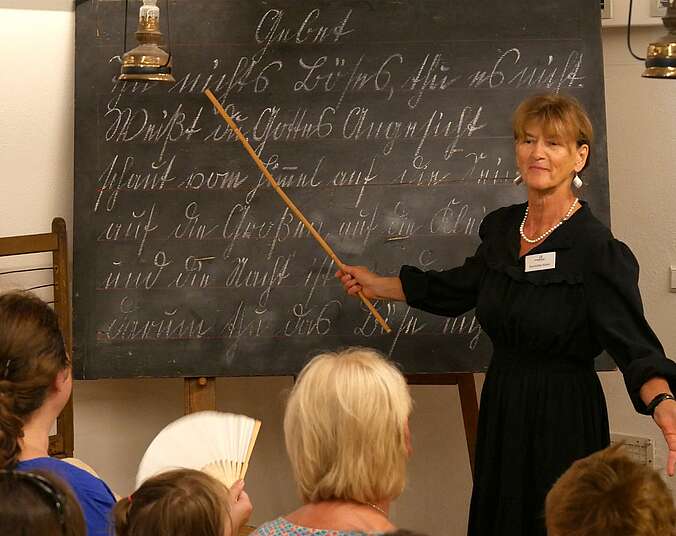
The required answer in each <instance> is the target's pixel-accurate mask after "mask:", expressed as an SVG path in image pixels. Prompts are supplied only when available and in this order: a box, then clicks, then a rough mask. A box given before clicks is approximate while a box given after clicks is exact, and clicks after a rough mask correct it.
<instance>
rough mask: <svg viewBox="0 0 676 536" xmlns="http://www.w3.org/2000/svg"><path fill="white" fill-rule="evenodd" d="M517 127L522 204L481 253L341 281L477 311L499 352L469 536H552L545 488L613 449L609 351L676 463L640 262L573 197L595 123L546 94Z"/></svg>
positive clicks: (482, 424)
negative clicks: (604, 374) (606, 386)
mask: <svg viewBox="0 0 676 536" xmlns="http://www.w3.org/2000/svg"><path fill="white" fill-rule="evenodd" d="M513 129H514V139H515V150H516V161H517V165H518V168H519V171H520V174H521V178H522V180H523V182H524V183H525V185H526V188H527V191H528V202H527V203H526V204H521V205H514V206H510V207H505V208H501V209H498V210H496V211H494V212H492V213H491V214H488V215H487V216H486V217H485V218H484V220H483V222H482V224H481V227H480V230H479V235H480V238H481V241H482V242H481V245H480V246H479V249H478V250H477V252H476V253H475V254H474V256H472V257H470V258H468V259H467V260H466V262H465V264H464V265H463V266H460V267H457V268H454V269H451V270H447V271H443V272H435V271H430V272H423V271H421V270H418V269H416V268H413V267H410V266H404V267H403V268H402V269H401V272H400V275H399V277H380V276H378V275H376V274H374V273H372V272H369V271H368V270H367V269H365V268H363V267H346V269H345V271H344V272H338V273H337V274H336V275H337V276H338V277H339V278H340V279H341V281H342V283H343V285H344V286H345V288H346V289H347V292H348V293H349V294H355V293H356V292H358V291H360V290H361V291H363V292H364V294H365V295H366V296H367V297H370V298H382V299H391V300H405V301H406V302H407V303H408V304H409V305H411V306H413V307H417V308H419V309H423V310H425V311H429V312H432V313H435V314H439V315H446V316H457V315H460V314H462V313H464V312H466V311H468V310H469V309H471V308H473V307H476V314H477V318H478V320H479V321H480V323H481V326H482V328H483V330H484V331H485V332H486V333H487V334H488V336H489V337H490V339H491V341H492V342H493V347H494V353H493V357H492V360H491V364H490V367H489V370H488V372H487V374H486V381H485V383H484V387H483V391H482V395H481V411H480V416H479V430H478V437H477V447H476V467H475V471H476V474H475V481H474V490H473V493H472V501H471V508H470V519H469V534H470V535H472V536H478V535H480V536H484V535H494V534H495V535H497V534H507V533H509V534H519V535H531V534H538V535H540V534H545V528H544V523H543V520H542V518H543V510H544V499H545V495H546V493H547V491H548V490H549V488H550V487H551V485H552V484H553V483H554V481H555V480H556V478H557V477H558V476H560V475H561V474H562V473H563V472H564V471H565V470H566V469H567V468H568V466H570V464H571V463H572V462H573V461H575V460H576V459H579V458H583V457H585V456H587V455H588V454H591V453H592V452H594V451H597V450H600V449H602V448H604V447H606V446H607V445H608V444H609V430H608V416H607V410H606V404H605V399H604V396H603V391H602V389H601V385H600V383H599V380H598V377H597V375H596V373H595V372H594V357H595V356H597V355H598V354H599V353H600V352H601V351H602V350H603V349H605V350H607V351H608V352H609V353H610V354H611V355H612V356H613V357H614V359H615V361H616V362H617V364H618V365H619V367H620V370H621V371H622V373H623V374H624V378H625V381H626V384H627V389H628V391H629V395H630V397H631V400H632V402H633V404H634V406H635V408H636V410H637V411H639V412H641V413H644V414H650V413H652V414H653V417H654V419H655V422H657V424H658V425H659V426H660V427H661V429H662V431H663V433H664V435H665V438H666V440H667V443H668V445H669V449H670V454H669V462H668V472H669V474H673V472H674V463H675V462H676V402H674V401H673V400H672V399H669V396H670V395H671V394H672V388H673V386H674V385H676V381H675V380H676V365H675V364H674V363H673V362H672V361H669V360H668V359H667V358H666V357H665V355H664V352H663V350H662V347H661V345H660V343H659V341H658V340H657V337H656V336H655V334H654V333H653V332H652V330H651V329H650V327H649V326H648V324H647V322H646V320H645V318H644V316H643V309H642V305H641V298H640V295H639V291H638V286H637V281H638V264H637V263H636V260H635V258H634V256H633V255H632V253H631V251H629V248H628V247H627V246H626V245H624V244H623V243H622V242H620V241H618V240H616V239H615V238H613V235H612V234H611V233H610V231H609V230H608V229H607V228H606V227H605V226H604V225H603V224H601V223H600V222H599V221H598V220H597V219H596V218H595V217H594V216H593V215H592V213H591V211H590V209H589V207H588V206H587V204H586V203H585V202H583V201H580V200H579V199H578V198H577V197H576V196H575V194H574V193H573V190H572V183H573V181H574V179H575V178H577V173H579V172H581V171H582V170H583V169H584V168H585V167H586V166H587V164H588V161H589V151H590V144H591V140H592V127H591V122H590V121H589V118H588V117H587V115H586V113H585V112H584V111H583V110H582V108H581V107H580V105H579V104H578V103H577V101H575V100H574V99H572V98H569V97H564V96H559V95H542V96H534V97H530V98H528V99H526V100H525V101H524V102H523V103H521V105H520V106H519V107H518V108H517V110H516V112H515V115H514V121H513ZM670 385H671V386H672V387H670ZM653 412H654V413H653Z"/></svg>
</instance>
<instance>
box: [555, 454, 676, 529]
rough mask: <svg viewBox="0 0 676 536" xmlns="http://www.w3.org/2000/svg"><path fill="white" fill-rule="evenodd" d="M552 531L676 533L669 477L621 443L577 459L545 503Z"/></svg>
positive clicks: (675, 517) (675, 511) (675, 515)
mask: <svg viewBox="0 0 676 536" xmlns="http://www.w3.org/2000/svg"><path fill="white" fill-rule="evenodd" d="M545 512H546V521H547V534H548V535H549V536H601V535H603V536H607V535H609V534H612V535H613V536H657V535H665V536H666V535H672V534H673V533H674V527H675V526H676V510H675V509H674V502H673V499H672V496H671V493H670V492H669V490H668V489H667V486H666V485H665V483H664V481H663V480H662V479H661V478H660V476H659V475H658V474H657V473H656V472H655V471H653V470H652V469H650V468H648V467H645V466H642V465H639V464H637V463H635V462H633V461H631V460H630V459H629V458H627V457H626V456H625V455H624V454H623V453H622V452H621V451H620V450H619V446H615V447H611V448H607V449H605V450H602V451H600V452H597V453H595V454H592V455H591V456H588V457H587V458H583V459H582V460H578V461H577V462H575V463H574V464H573V465H572V466H571V467H570V469H568V471H566V472H565V473H564V474H563V476H561V478H559V480H558V481H557V482H556V484H554V487H553V488H552V489H551V491H550V492H549V494H548V495H547V500H546V504H545Z"/></svg>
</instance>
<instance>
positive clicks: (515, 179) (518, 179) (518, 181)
mask: <svg viewBox="0 0 676 536" xmlns="http://www.w3.org/2000/svg"><path fill="white" fill-rule="evenodd" d="M522 182H523V179H522V178H521V175H517V176H516V177H515V178H514V180H513V181H512V183H513V184H514V186H518V185H519V184H521V183H522Z"/></svg>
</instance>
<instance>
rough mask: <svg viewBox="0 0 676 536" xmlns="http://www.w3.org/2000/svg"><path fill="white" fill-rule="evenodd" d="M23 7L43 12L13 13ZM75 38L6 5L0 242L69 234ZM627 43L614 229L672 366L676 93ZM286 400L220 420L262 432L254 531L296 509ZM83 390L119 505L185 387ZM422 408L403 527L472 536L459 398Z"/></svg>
mask: <svg viewBox="0 0 676 536" xmlns="http://www.w3.org/2000/svg"><path fill="white" fill-rule="evenodd" d="M20 6H24V7H25V6H32V7H34V8H36V9H34V10H30V9H8V8H18V7H20ZM29 29H30V31H29ZM73 33H74V16H73V13H72V6H71V2H70V1H69V0H60V1H59V0H49V2H47V0H45V1H40V0H17V1H12V0H0V36H1V37H0V59H1V60H2V65H3V70H2V72H3V83H2V84H0V173H2V175H0V177H1V178H0V180H1V181H2V182H1V183H0V214H1V215H2V217H0V236H6V235H13V234H24V233H33V232H44V231H45V230H46V229H48V228H49V225H50V222H51V219H52V217H53V216H55V215H61V216H64V217H65V218H66V220H67V222H68V224H69V230H70V223H71V221H72V206H71V205H72V179H73V162H72V161H73V141H72V140H73V64H74V58H73V55H74V54H73V51H74V43H73V41H74V39H73ZM661 33H664V32H663V30H662V29H660V28H657V27H656V28H649V29H640V30H638V31H636V32H635V33H634V36H633V42H634V46H635V47H636V49H637V50H643V49H644V47H645V44H646V43H647V42H648V40H649V39H650V37H651V36H655V35H659V34H661ZM32 36H39V38H36V37H32ZM623 39H624V34H623V33H622V31H621V30H619V29H606V30H604V47H605V57H606V99H607V115H608V144H609V157H610V183H611V209H612V219H613V228H614V232H615V233H616V235H618V236H619V237H621V238H622V239H624V240H625V241H626V242H627V243H628V244H629V245H630V246H631V247H632V249H633V250H634V252H635V253H636V255H637V257H638V258H639V261H640V262H641V267H642V272H641V290H642V292H643V296H644V302H645V305H646V313H647V316H648V318H649V320H650V321H651V323H652V325H653V326H654V328H655V331H656V332H657V333H658V335H659V336H660V338H661V340H662V342H663V343H664V346H665V349H666V351H667V353H668V354H669V355H671V356H676V329H674V323H675V320H676V294H670V293H669V292H668V290H667V288H668V267H669V265H670V264H676V232H675V231H676V212H674V211H673V210H672V209H673V207H674V206H676V176H675V173H674V171H673V169H674V166H673V148H674V147H676V121H675V119H676V117H675V112H674V103H675V102H676V98H675V97H676V83H674V82H669V81H660V80H645V79H641V78H640V76H639V75H640V72H641V66H640V64H639V63H637V62H635V61H634V60H632V59H631V58H630V56H629V55H628V53H627V52H626V50H625V46H624V42H623ZM21 47H24V48H25V49H27V50H29V51H30V52H31V60H30V61H29V62H24V63H22V61H21V57H20V56H19V55H17V54H15V52H16V51H17V50H19V49H21ZM7 73H13V74H12V75H11V76H7ZM481 380H482V378H481V377H478V378H477V381H478V383H479V384H480V383H481ZM602 381H603V385H604V389H605V392H606V397H607V399H608V405H609V410H610V418H611V427H612V430H613V431H616V432H621V433H625V434H635V435H643V436H650V437H654V438H655V439H656V442H657V444H658V445H659V449H658V460H657V465H658V466H663V464H664V458H665V451H664V448H663V446H662V443H661V439H660V437H659V432H658V431H657V429H656V427H655V426H654V424H653V423H652V422H651V420H650V419H648V418H645V417H641V416H637V415H635V414H634V413H633V410H632V409H631V407H630V404H629V402H628V397H627V395H626V392H625V390H624V387H623V384H622V380H621V377H620V376H619V374H617V373H604V374H603V375H602ZM289 387H290V380H289V379H288V378H253V379H227V380H225V379H222V380H219V381H218V384H217V390H218V395H217V396H218V400H217V402H218V406H219V408H222V409H226V408H227V409H228V410H231V411H237V412H243V413H247V414H250V415H254V416H257V417H259V418H262V420H263V430H262V433H261V437H260V441H259V443H258V445H257V447H256V450H255V453H254V459H253V462H252V465H251V469H250V473H249V476H248V478H247V486H248V489H249V492H250V493H251V495H252V496H253V498H254V501H255V504H256V511H255V514H254V519H253V520H254V522H257V523H258V522H261V521H264V520H266V519H269V518H271V517H273V516H275V515H277V514H279V513H282V512H285V511H288V510H290V509H292V508H293V507H294V506H295V505H296V504H297V503H298V501H297V499H296V497H295V492H294V489H293V483H292V479H291V472H290V469H289V466H288V463H287V461H286V459H285V457H284V455H283V454H282V453H283V441H282V437H281V415H282V401H283V393H284V391H285V390H287V389H288V388H289ZM75 389H76V390H75V419H76V422H75V426H76V437H75V444H76V454H77V455H78V456H79V457H81V458H82V459H84V460H86V461H87V462H89V463H90V464H91V465H93V466H94V467H95V468H96V469H97V470H98V471H99V472H100V473H101V475H102V476H103V478H104V479H105V480H107V481H108V482H109V483H110V484H111V486H112V487H113V488H114V489H115V490H116V491H117V492H119V493H121V494H127V493H129V492H130V491H131V490H132V486H133V477H134V471H135V468H136V465H137V463H138V461H139V458H140V456H141V455H142V453H143V451H144V449H145V447H146V446H147V444H148V442H149V441H150V440H151V439H152V437H153V436H154V435H155V434H156V433H157V431H159V430H160V429H161V427H162V426H164V425H165V424H166V423H168V422H170V421H171V420H173V419H175V418H177V417H178V416H180V415H181V414H182V411H183V398H182V397H183V386H182V382H181V381H180V380H134V381H128V380H115V381H91V382H77V384H76V386H75ZM413 396H414V399H415V413H414V415H413V418H412V422H411V428H412V432H413V437H414V448H415V454H414V457H413V460H412V462H411V465H410V485H409V487H408V489H407V491H406V492H405V494H404V495H403V497H401V498H400V500H399V501H398V502H397V503H396V505H395V508H394V517H395V521H396V522H398V523H400V524H401V525H402V526H409V527H414V528H416V529H419V530H422V531H424V532H427V533H430V534H447V535H453V536H455V535H461V534H464V532H465V530H466V524H467V509H468V504H469V493H470V485H471V481H470V474H469V468H468V457H467V452H466V447H465V442H464V435H463V428H462V418H461V415H460V408H459V400H458V394H457V389H455V388H453V387H414V388H413ZM671 485H672V489H676V485H674V483H673V481H672V482H671Z"/></svg>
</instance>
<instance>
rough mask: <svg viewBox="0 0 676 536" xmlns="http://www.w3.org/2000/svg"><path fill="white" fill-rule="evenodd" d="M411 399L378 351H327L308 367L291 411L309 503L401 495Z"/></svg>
mask: <svg viewBox="0 0 676 536" xmlns="http://www.w3.org/2000/svg"><path fill="white" fill-rule="evenodd" d="M410 412H411V396H410V395H409V392H408V387H407V385H406V380H405V379H404V377H403V376H402V374H401V372H400V371H399V370H398V369H397V368H396V367H395V366H394V365H393V364H392V363H391V362H389V361H388V360H387V359H386V358H384V357H383V356H382V355H380V354H379V353H378V352H377V351H375V350H371V349H368V348H348V349H346V350H343V351H341V352H335V353H325V354H320V355H318V356H316V357H315V358H313V359H312V360H311V361H310V362H309V363H308V364H307V365H306V366H305V367H304V368H303V370H302V371H301V373H300V376H299V377H298V382H297V383H296V385H295V387H294V388H293V391H292V392H291V395H290V397H289V401H288V405H287V407H286V413H285V415H284V437H285V441H286V450H287V452H288V455H289V458H290V460H291V465H292V467H293V472H294V476H295V478H296V483H297V485H298V488H299V491H300V494H301V496H302V498H303V500H304V501H305V502H319V501H326V500H350V501H357V502H362V503H367V502H377V501H380V500H383V499H393V498H395V497H397V496H399V495H400V494H401V492H402V491H403V489H404V485H405V483H406V463H407V459H408V446H407V443H408V438H407V423H408V416H409V414H410Z"/></svg>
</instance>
